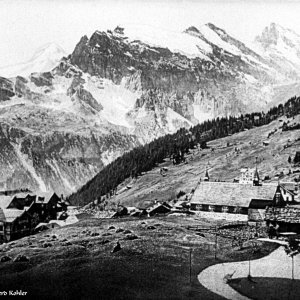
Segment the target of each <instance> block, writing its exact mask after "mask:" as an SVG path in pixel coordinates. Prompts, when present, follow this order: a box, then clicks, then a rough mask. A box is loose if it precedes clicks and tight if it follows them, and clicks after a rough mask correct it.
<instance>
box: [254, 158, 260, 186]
mask: <svg viewBox="0 0 300 300" xmlns="http://www.w3.org/2000/svg"><path fill="white" fill-rule="evenodd" d="M253 185H256V186H258V185H260V180H259V174H258V170H257V157H256V159H255V171H254V176H253Z"/></svg>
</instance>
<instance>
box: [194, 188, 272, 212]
mask: <svg viewBox="0 0 300 300" xmlns="http://www.w3.org/2000/svg"><path fill="white" fill-rule="evenodd" d="M276 188H277V185H276V184H274V185H273V184H265V185H261V186H253V185H252V184H239V183H232V182H201V183H200V184H199V186H198V188H197V189H196V191H195V193H194V196H193V198H192V200H191V203H193V204H211V205H224V206H225V205H226V206H240V207H249V205H250V202H251V200H252V199H260V200H273V197H274V194H275V191H276Z"/></svg>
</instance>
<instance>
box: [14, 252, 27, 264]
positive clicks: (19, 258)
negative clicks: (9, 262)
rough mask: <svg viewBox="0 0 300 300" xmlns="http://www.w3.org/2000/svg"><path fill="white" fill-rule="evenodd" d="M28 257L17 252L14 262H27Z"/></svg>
mask: <svg viewBox="0 0 300 300" xmlns="http://www.w3.org/2000/svg"><path fill="white" fill-rule="evenodd" d="M27 261H29V258H28V257H27V256H25V255H22V254H19V255H18V256H17V257H16V258H15V259H14V262H27Z"/></svg>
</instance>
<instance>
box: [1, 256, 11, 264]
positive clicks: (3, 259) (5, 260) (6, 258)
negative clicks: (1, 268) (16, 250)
mask: <svg viewBox="0 0 300 300" xmlns="http://www.w3.org/2000/svg"><path fill="white" fill-rule="evenodd" d="M0 261H1V262H7V261H11V257H10V256H8V255H5V256H2V257H1V259H0Z"/></svg>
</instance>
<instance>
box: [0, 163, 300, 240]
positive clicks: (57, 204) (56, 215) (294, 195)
mask: <svg viewBox="0 0 300 300" xmlns="http://www.w3.org/2000/svg"><path fill="white" fill-rule="evenodd" d="M260 177H261V175H260V174H259V170H258V168H257V167H255V168H243V169H241V174H240V178H239V180H235V181H234V182H225V181H222V182H220V181H214V180H213V179H212V178H210V175H209V171H208V170H207V169H206V171H205V176H204V178H200V179H199V181H198V183H197V187H196V188H195V189H194V190H193V191H192V192H191V193H190V194H184V195H181V196H179V197H178V199H176V200H173V201H161V202H158V201H154V202H153V203H152V204H150V205H145V206H144V207H126V206H123V205H118V207H117V209H115V211H110V213H108V212H106V215H105V213H103V211H102V212H101V213H100V211H99V209H98V207H97V203H96V204H95V203H94V202H92V203H90V204H88V205H86V206H84V207H81V208H80V207H75V206H71V204H70V203H69V202H68V200H66V199H64V197H63V195H61V196H60V197H59V196H58V195H57V194H56V193H54V192H52V193H51V192H48V193H41V192H38V193H33V192H30V191H27V192H26V190H25V191H24V190H23V191H21V192H20V191H15V192H14V191H6V192H1V195H0V243H6V242H10V241H12V240H15V239H19V238H21V237H24V236H27V235H31V234H35V233H38V232H41V231H44V230H49V229H51V228H56V227H61V226H65V225H70V224H74V223H76V222H78V221H79V218H77V216H79V215H80V214H82V213H84V214H90V216H92V217H96V218H97V217H98V218H103V217H104V218H107V217H108V218H122V217H132V218H137V217H138V218H149V217H154V216H161V215H166V214H170V215H172V214H173V215H175V214H180V215H184V214H188V215H197V214H198V215H199V214H200V215H201V214H202V215H203V214H204V215H205V216H206V217H212V218H223V219H228V220H231V221H244V222H248V224H249V225H251V224H256V225H257V224H260V225H264V226H267V227H269V226H274V228H276V229H278V231H279V232H287V231H290V232H295V233H298V232H300V193H299V183H296V182H281V181H279V180H278V182H276V183H275V182H273V183H265V182H262V180H261V179H260ZM267 227H266V228H267Z"/></svg>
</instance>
